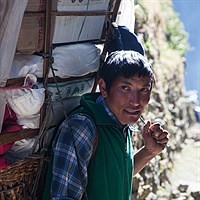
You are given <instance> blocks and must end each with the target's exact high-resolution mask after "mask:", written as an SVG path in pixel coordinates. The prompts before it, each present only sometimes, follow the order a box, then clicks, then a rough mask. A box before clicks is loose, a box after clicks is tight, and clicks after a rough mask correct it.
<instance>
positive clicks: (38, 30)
mask: <svg viewBox="0 0 200 200" xmlns="http://www.w3.org/2000/svg"><path fill="white" fill-rule="evenodd" d="M109 1H110V0H89V1H88V0H73V1H71V0H59V1H57V0H53V7H54V9H56V10H58V11H107V9H108V4H109ZM34 2H35V4H34ZM44 2H45V0H29V4H28V6H27V10H29V11H31V10H32V11H34V10H39V9H41V10H42V9H44V8H43V5H44ZM33 4H34V6H32V7H31V5H33ZM55 5H56V8H55ZM104 21H105V16H56V17H55V18H53V20H52V24H51V27H52V29H51V38H52V42H53V43H54V44H57V43H71V42H80V41H90V40H98V39H100V38H101V35H102V30H103V26H104ZM44 26H45V15H44V13H43V14H42V13H38V14H37V15H35V16H26V15H25V16H24V19H23V22H22V26H21V30H20V36H19V39H18V43H17V48H16V50H17V51H18V52H22V53H33V52H39V51H42V50H43V45H44V34H45V30H44Z"/></svg>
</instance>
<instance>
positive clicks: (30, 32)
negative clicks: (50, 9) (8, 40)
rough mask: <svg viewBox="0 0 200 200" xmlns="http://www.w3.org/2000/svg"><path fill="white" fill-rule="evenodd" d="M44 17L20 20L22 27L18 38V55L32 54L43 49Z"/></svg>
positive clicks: (30, 17) (27, 17) (29, 17)
mask: <svg viewBox="0 0 200 200" xmlns="http://www.w3.org/2000/svg"><path fill="white" fill-rule="evenodd" d="M44 26H45V17H44V15H41V14H39V15H38V16H26V17H24V18H23V20H22V26H21V29H20V34H19V37H18V42H17V47H16V51H17V52H20V53H33V52H39V51H42V50H43V47H44Z"/></svg>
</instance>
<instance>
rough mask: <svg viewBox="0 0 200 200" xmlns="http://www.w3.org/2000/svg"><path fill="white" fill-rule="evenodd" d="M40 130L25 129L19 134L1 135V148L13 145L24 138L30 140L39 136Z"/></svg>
mask: <svg viewBox="0 0 200 200" xmlns="http://www.w3.org/2000/svg"><path fill="white" fill-rule="evenodd" d="M38 133H39V129H23V130H21V131H18V132H12V133H7V134H3V135H0V146H2V145H5V144H9V143H13V142H15V141H19V140H22V139H24V138H29V137H33V136H36V135H38Z"/></svg>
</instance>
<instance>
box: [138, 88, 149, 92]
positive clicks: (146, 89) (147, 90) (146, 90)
mask: <svg viewBox="0 0 200 200" xmlns="http://www.w3.org/2000/svg"><path fill="white" fill-rule="evenodd" d="M140 91H141V92H149V91H150V88H142V89H141V90H140Z"/></svg>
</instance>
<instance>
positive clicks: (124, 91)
mask: <svg viewBox="0 0 200 200" xmlns="http://www.w3.org/2000/svg"><path fill="white" fill-rule="evenodd" d="M151 87H152V81H151V78H149V77H138V76H134V77H132V78H128V79H127V78H123V77H120V78H118V79H117V80H116V81H114V82H113V84H112V86H111V87H110V92H108V91H107V90H106V84H105V82H104V80H103V79H101V80H100V82H99V88H100V91H101V94H102V96H103V97H104V98H105V101H106V103H107V105H108V107H109V109H110V110H111V112H112V113H113V114H114V115H115V117H116V118H117V119H118V121H119V122H120V123H121V124H122V125H126V124H133V123H135V122H137V120H138V119H139V117H140V115H141V113H142V112H143V110H144V109H145V107H146V106H147V104H148V102H149V100H150V94H151Z"/></svg>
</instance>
